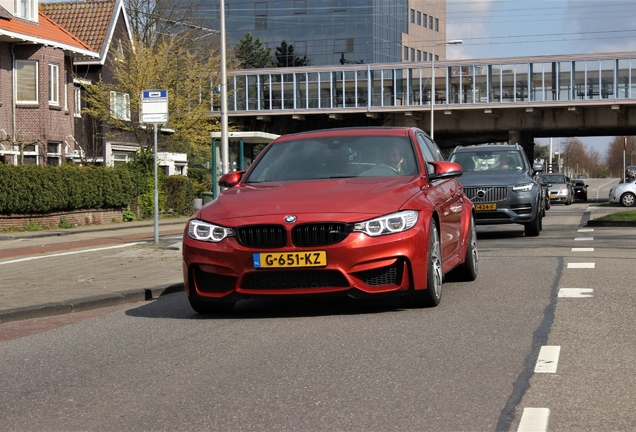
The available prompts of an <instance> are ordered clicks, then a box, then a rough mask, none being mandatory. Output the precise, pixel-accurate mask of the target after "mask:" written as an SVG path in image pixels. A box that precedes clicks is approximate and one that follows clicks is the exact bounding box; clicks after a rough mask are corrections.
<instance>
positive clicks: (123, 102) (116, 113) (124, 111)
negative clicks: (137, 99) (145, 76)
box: [110, 91, 130, 121]
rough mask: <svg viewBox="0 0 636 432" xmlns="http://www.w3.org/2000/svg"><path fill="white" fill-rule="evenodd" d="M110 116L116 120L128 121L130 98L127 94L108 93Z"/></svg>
mask: <svg viewBox="0 0 636 432" xmlns="http://www.w3.org/2000/svg"><path fill="white" fill-rule="evenodd" d="M110 116H111V117H112V118H114V119H117V120H125V121H129V120H130V97H129V95H128V93H121V92H114V91H112V92H110Z"/></svg>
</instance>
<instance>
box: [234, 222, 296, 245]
mask: <svg viewBox="0 0 636 432" xmlns="http://www.w3.org/2000/svg"><path fill="white" fill-rule="evenodd" d="M234 235H235V236H236V240H237V241H238V242H239V244H241V245H242V246H245V247H252V248H280V247H284V246H286V245H287V231H286V230H285V227H284V226H281V225H252V226H243V227H239V228H236V229H235V230H234Z"/></svg>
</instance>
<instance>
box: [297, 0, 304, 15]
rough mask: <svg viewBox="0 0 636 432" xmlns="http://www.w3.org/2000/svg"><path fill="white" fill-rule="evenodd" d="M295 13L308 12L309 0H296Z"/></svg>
mask: <svg viewBox="0 0 636 432" xmlns="http://www.w3.org/2000/svg"><path fill="white" fill-rule="evenodd" d="M294 13H295V14H304V13H307V1H306V0H294Z"/></svg>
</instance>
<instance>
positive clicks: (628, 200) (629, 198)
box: [621, 192, 636, 207]
mask: <svg viewBox="0 0 636 432" xmlns="http://www.w3.org/2000/svg"><path fill="white" fill-rule="evenodd" d="M634 201H636V196H635V195H634V194H633V193H631V192H626V193H624V194H623V195H621V205H622V206H623V207H634Z"/></svg>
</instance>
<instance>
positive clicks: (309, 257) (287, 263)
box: [253, 251, 327, 268]
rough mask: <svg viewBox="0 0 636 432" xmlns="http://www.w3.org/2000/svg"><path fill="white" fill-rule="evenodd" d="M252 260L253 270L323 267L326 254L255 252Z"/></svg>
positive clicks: (315, 252) (316, 252)
mask: <svg viewBox="0 0 636 432" xmlns="http://www.w3.org/2000/svg"><path fill="white" fill-rule="evenodd" d="M253 259H254V268H281V267H283V268H289V267H324V266H326V265H327V252H326V251H308V252H282V253H281V252H256V253H254V254H253Z"/></svg>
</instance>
